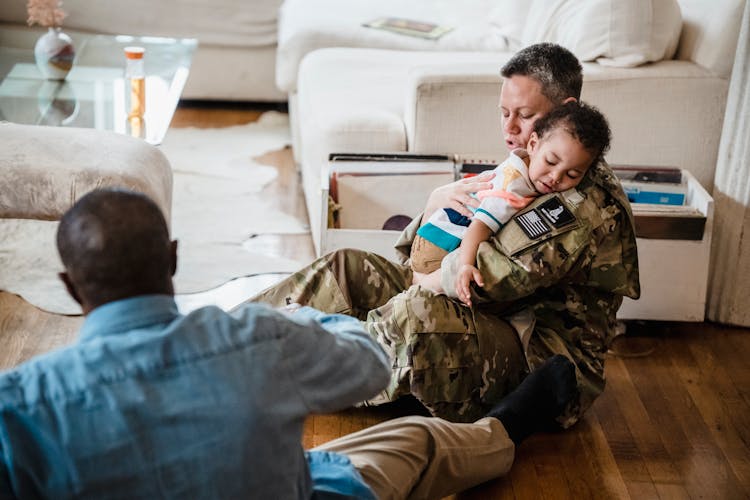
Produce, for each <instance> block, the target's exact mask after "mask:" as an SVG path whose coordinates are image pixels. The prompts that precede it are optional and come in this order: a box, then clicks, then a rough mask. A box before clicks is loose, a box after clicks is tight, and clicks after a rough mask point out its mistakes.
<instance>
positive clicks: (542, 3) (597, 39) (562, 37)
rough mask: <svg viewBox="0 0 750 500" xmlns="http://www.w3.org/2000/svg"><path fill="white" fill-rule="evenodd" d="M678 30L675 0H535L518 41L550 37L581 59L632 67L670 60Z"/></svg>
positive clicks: (675, 45) (677, 9) (677, 8)
mask: <svg viewBox="0 0 750 500" xmlns="http://www.w3.org/2000/svg"><path fill="white" fill-rule="evenodd" d="M681 30H682V16H681V14H680V7H679V5H678V3H677V0H533V1H532V2H531V9H530V11H529V15H528V17H527V18H526V24H525V26H524V30H523V34H522V37H521V41H522V43H523V45H524V46H526V45H531V44H533V43H538V42H554V43H558V44H560V45H562V46H564V47H566V48H567V49H569V50H570V51H572V52H573V53H574V54H575V55H576V56H577V57H578V58H579V59H580V60H581V61H596V62H598V63H600V64H602V65H606V66H621V67H632V66H638V65H639V64H644V63H647V62H651V61H660V60H662V59H671V58H672V57H673V56H674V54H675V50H676V48H677V42H678V41H679V38H680V31H681Z"/></svg>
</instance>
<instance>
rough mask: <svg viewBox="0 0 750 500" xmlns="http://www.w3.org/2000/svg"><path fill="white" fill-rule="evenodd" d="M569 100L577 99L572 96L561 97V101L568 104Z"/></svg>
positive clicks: (575, 100)
mask: <svg viewBox="0 0 750 500" xmlns="http://www.w3.org/2000/svg"><path fill="white" fill-rule="evenodd" d="M569 102H578V99H576V98H575V97H573V96H570V97H566V98H565V99H563V102H562V103H563V104H568V103H569Z"/></svg>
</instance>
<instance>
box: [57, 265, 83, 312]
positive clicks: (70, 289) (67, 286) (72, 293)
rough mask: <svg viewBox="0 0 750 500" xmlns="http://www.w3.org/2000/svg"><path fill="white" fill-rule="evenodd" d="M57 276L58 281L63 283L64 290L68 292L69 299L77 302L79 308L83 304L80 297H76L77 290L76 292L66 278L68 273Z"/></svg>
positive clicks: (68, 278)
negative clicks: (71, 298)
mask: <svg viewBox="0 0 750 500" xmlns="http://www.w3.org/2000/svg"><path fill="white" fill-rule="evenodd" d="M57 276H58V277H59V278H60V280H61V281H62V282H63V283H65V289H66V290H67V291H68V294H70V296H71V297H73V300H75V301H76V302H78V303H79V304H80V305H81V306H83V302H82V301H81V297H80V295H78V290H76V287H75V285H74V284H73V282H72V281H71V280H70V276H68V273H57Z"/></svg>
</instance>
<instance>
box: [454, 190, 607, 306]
mask: <svg viewBox="0 0 750 500" xmlns="http://www.w3.org/2000/svg"><path fill="white" fill-rule="evenodd" d="M549 199H550V196H543V197H540V198H539V199H537V200H536V201H535V202H534V203H532V204H531V205H530V206H529V207H530V208H529V209H528V210H526V211H524V212H519V214H518V215H523V214H524V213H526V212H529V211H530V210H533V209H534V208H535V207H539V206H540V205H541V204H542V203H544V202H545V201H547V200H549ZM566 201H567V202H566V207H567V208H569V209H570V210H571V212H572V213H573V214H574V216H575V220H574V221H573V222H572V223H570V224H568V225H567V226H565V227H562V228H559V229H558V228H553V229H552V230H551V231H549V233H547V234H546V235H544V236H542V237H540V238H537V239H532V238H530V237H529V236H527V235H526V234H524V232H523V231H522V229H520V224H515V223H514V222H513V221H512V220H511V221H510V222H509V223H508V224H507V225H506V226H505V227H503V229H502V230H501V231H500V232H499V233H498V234H496V235H495V236H494V237H493V238H491V239H490V240H489V241H487V242H483V243H482V244H481V245H480V246H479V250H478V252H477V268H478V269H479V271H480V272H481V273H482V278H484V287H477V286H476V285H475V286H474V287H473V289H472V300H475V301H476V302H477V303H481V302H507V301H514V300H518V299H521V298H523V297H526V296H528V295H531V294H532V293H534V291H536V290H537V289H540V288H545V287H548V286H550V285H553V284H555V283H558V282H559V281H560V280H561V279H562V278H563V277H565V276H567V275H569V274H570V273H571V271H572V269H573V268H574V266H581V265H585V263H586V261H587V260H590V259H588V257H589V256H590V255H591V254H592V253H593V252H586V249H587V248H589V247H590V246H591V244H592V227H593V226H595V225H596V224H597V223H598V219H599V218H600V217H599V215H600V213H599V211H598V209H597V207H596V206H595V205H593V203H594V202H593V201H591V200H585V201H584V200H573V201H575V202H578V204H575V203H571V200H570V199H569V200H566ZM456 254H457V252H456ZM457 269H458V255H453V254H449V255H448V256H446V257H445V258H444V259H443V265H442V268H441V272H442V277H441V278H442V279H441V284H442V286H443V289H444V290H446V291H451V293H455V292H454V290H455V277H456V271H457Z"/></svg>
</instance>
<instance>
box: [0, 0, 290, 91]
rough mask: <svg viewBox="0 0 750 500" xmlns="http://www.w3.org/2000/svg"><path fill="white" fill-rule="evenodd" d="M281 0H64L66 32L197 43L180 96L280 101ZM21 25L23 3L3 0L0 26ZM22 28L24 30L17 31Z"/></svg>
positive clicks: (24, 4)
mask: <svg viewBox="0 0 750 500" xmlns="http://www.w3.org/2000/svg"><path fill="white" fill-rule="evenodd" d="M280 4H281V0H252V1H250V2H248V1H243V0H214V1H212V2H208V1H206V2H200V1H198V2H196V1H193V0H167V1H151V0H129V1H127V2H107V1H101V0H65V2H64V3H63V10H65V11H66V12H67V14H68V16H67V17H66V18H65V20H64V21H63V28H64V29H65V30H66V31H84V32H95V33H108V34H126V35H153V36H163V37H190V38H197V39H198V42H199V46H198V50H197V51H196V53H195V54H194V56H193V63H192V66H191V69H190V77H189V79H188V81H187V84H186V85H185V90H184V92H183V97H185V98H188V99H217V100H236V101H284V100H286V95H285V93H283V92H281V91H279V90H278V89H277V88H276V85H275V84H274V68H275V60H276V24H277V12H278V8H279V5H280ZM25 24H26V2H24V1H21V0H14V1H10V0H7V1H3V6H2V9H0V27H15V28H21V27H22V26H25ZM23 29H28V28H23Z"/></svg>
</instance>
